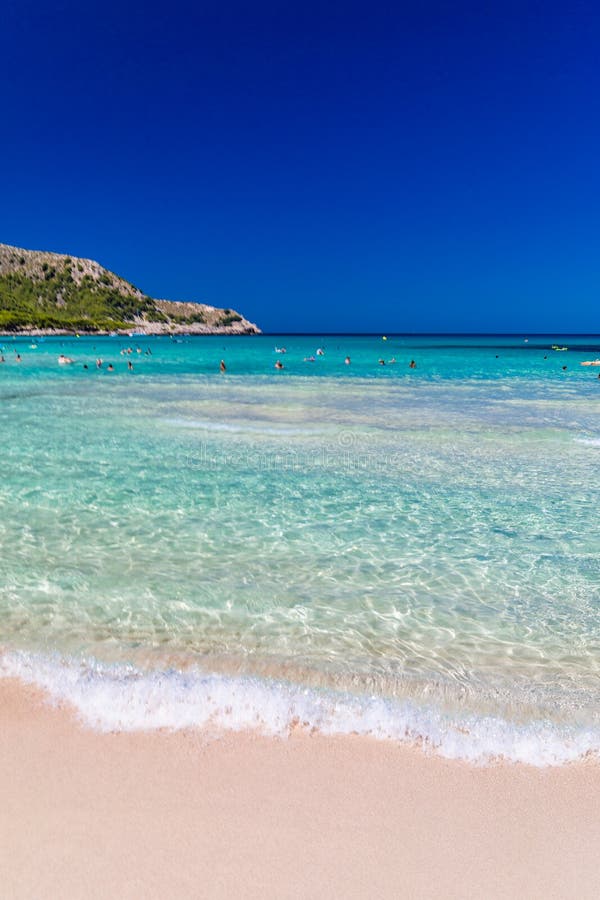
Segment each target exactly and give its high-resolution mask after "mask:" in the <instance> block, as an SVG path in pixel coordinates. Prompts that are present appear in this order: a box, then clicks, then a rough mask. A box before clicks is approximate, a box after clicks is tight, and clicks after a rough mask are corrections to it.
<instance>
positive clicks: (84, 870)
mask: <svg viewBox="0 0 600 900" xmlns="http://www.w3.org/2000/svg"><path fill="white" fill-rule="evenodd" d="M0 792H1V797H2V802H1V806H0V884H1V887H0V893H1V895H2V897H6V898H23V897H31V898H33V897H35V898H41V897H59V896H60V897H61V898H86V900H89V898H100V897H102V898H105V897H119V898H140V897H144V898H159V897H160V898H164V897H176V898H188V897H189V898H191V897H194V898H197V897H209V898H212V897H216V898H221V897H223V898H225V897H236V898H237V897H243V898H258V897H261V898H265V897H267V898H271V897H272V898H275V897H276V898H292V897H303V898H309V897H310V898H314V897H378V898H380V897H385V898H387V897H390V898H392V897H394V898H398V897H403V898H406V897H410V898H421V897H423V898H425V897H427V898H436V897H440V898H442V897H443V898H466V897H473V898H475V897H477V898H483V897H485V898H488V900H489V898H498V897H503V898H504V897H506V898H508V897H511V898H513V897H527V898H532V897H533V898H537V897H539V898H542V897H544V898H558V897H560V898H567V897H569V898H570V897H577V898H588V897H589V898H592V897H594V898H595V897H598V896H600V764H599V763H598V761H592V760H589V761H586V762H583V763H579V764H575V765H570V766H566V767H562V768H555V769H534V768H529V767H526V766H515V765H510V766H509V765H496V766H488V767H481V768H480V767H474V766H469V765H466V764H463V763H458V762H451V761H445V760H442V759H439V758H433V757H428V756H426V755H425V754H423V753H422V752H421V751H420V750H418V749H408V748H405V747H399V746H397V745H393V744H391V743H385V742H377V741H374V740H369V739H366V738H358V737H357V738H354V737H344V738H329V737H328V738H325V737H319V736H314V735H313V736H308V735H303V734H295V735H293V736H292V737H290V738H289V739H288V740H287V741H280V740H275V739H271V738H261V737H258V736H256V735H253V734H227V735H225V736H221V737H215V736H207V735H203V734H202V733H194V732H188V733H176V734H173V733H162V732H161V733H158V732H154V733H139V732H138V733H132V734H125V733H120V734H98V733H96V732H93V731H90V730H88V729H85V728H83V727H81V726H80V725H79V724H78V722H77V721H76V720H75V718H74V716H73V714H72V713H71V712H70V711H69V710H66V709H56V708H52V707H50V706H48V705H47V704H46V703H45V702H44V700H43V698H42V697H41V695H40V694H39V693H37V692H36V691H33V690H31V689H30V688H25V687H23V686H22V685H20V684H19V683H18V682H15V681H11V680H3V681H0Z"/></svg>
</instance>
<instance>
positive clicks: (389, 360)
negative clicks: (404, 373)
mask: <svg viewBox="0 0 600 900" xmlns="http://www.w3.org/2000/svg"><path fill="white" fill-rule="evenodd" d="M395 362H396V357H395V356H392V358H391V359H388V366H393V365H394V363H395Z"/></svg>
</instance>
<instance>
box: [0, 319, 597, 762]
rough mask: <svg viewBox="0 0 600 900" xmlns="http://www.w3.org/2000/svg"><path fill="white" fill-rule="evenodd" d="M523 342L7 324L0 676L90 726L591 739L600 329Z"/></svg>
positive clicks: (444, 740)
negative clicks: (25, 330) (100, 333)
mask: <svg viewBox="0 0 600 900" xmlns="http://www.w3.org/2000/svg"><path fill="white" fill-rule="evenodd" d="M524 338H525V336H520V337H510V338H507V337H494V336H490V337H485V338H482V337H475V338H470V337H455V336H450V337H448V336H445V337H428V336H424V337H396V336H392V335H389V336H388V337H387V340H383V339H382V336H381V335H379V336H376V337H369V336H365V337H348V336H323V337H315V336H311V337H305V336H302V337H298V336H289V335H288V336H262V337H246V338H232V337H222V336H221V337H200V338H194V337H182V338H178V339H176V340H174V339H170V338H168V337H163V338H144V337H136V336H133V337H131V338H123V337H113V338H89V337H86V338H80V339H75V338H73V339H71V338H69V339H67V338H46V339H45V340H44V339H37V340H31V339H25V338H17V339H12V338H0V343H1V344H3V347H4V350H3V353H4V357H5V360H6V361H5V363H3V364H0V427H1V440H2V445H1V446H2V449H1V457H0V459H1V480H0V673H2V674H4V675H14V674H17V675H19V676H20V677H21V678H23V679H25V680H27V681H31V682H35V683H38V684H40V685H42V686H43V687H45V688H46V689H47V690H48V691H49V692H50V693H51V694H52V695H53V696H55V697H57V698H62V699H65V700H68V701H70V702H72V703H74V704H75V705H76V706H77V708H78V709H79V711H80V713H81V715H82V716H83V718H84V719H85V720H86V721H87V722H88V723H90V724H92V725H94V726H96V727H99V728H105V729H106V728H108V729H113V728H140V727H160V726H166V727H174V728H177V727H188V726H215V727H218V728H222V727H226V728H242V727H248V726H250V727H258V728H260V729H262V730H263V731H266V732H268V733H277V734H286V733H287V732H288V731H289V729H290V728H291V727H295V726H296V725H297V724H300V725H301V726H303V727H315V728H318V729H320V730H321V731H324V732H341V733H344V732H352V731H356V732H359V733H368V734H373V735H375V736H377V737H381V738H390V739H394V740H404V741H412V742H414V741H417V742H422V743H423V744H424V745H425V746H427V747H432V748H435V749H437V751H438V752H440V753H443V754H445V755H447V756H459V757H463V758H468V759H482V758H489V757H493V756H496V755H502V756H505V757H506V758H509V759H514V760H521V761H528V762H533V763H536V764H543V763H552V762H564V761H567V760H569V759H575V758H577V757H579V756H581V755H583V754H585V753H587V752H589V751H595V752H598V751H600V536H599V528H598V519H599V513H600V378H598V374H599V373H600V367H598V368H596V367H593V366H589V367H585V366H581V365H580V362H582V361H584V360H594V359H596V358H597V357H600V337H577V338H573V337H561V336H560V335H553V336H550V337H535V336H531V335H530V336H529V337H528V340H527V341H525V340H524ZM552 344H557V345H559V346H567V347H568V348H569V349H568V350H567V351H556V350H552V349H551V346H552ZM127 347H131V348H133V352H132V353H131V354H124V353H122V352H121V351H122V350H124V349H125V348H127ZM138 348H139V350H140V351H141V352H137V350H138ZM275 348H279V349H281V348H286V351H287V352H285V353H279V352H276V349H275ZM317 350H322V351H323V352H322V354H318V353H317ZM149 351H150V352H149ZM61 353H63V354H66V355H68V356H69V357H71V358H72V359H73V360H74V362H73V364H72V365H58V362H57V360H58V356H59V354H61ZM17 354H20V356H21V360H20V361H18V360H17ZM347 356H349V357H350V364H346V363H345V362H344V360H345V358H346V357H347ZM98 357H100V358H101V359H102V360H103V364H102V367H101V368H97V367H96V359H97V358H98ZM311 357H314V359H311ZM221 359H223V360H224V361H225V364H226V367H227V371H226V372H225V373H224V374H222V373H220V372H219V363H220V360H221ZM380 359H382V360H384V361H385V365H381V364H380V362H379V360H380ZM394 359H395V362H393V360H394ZM277 360H280V361H281V362H282V364H283V366H284V368H283V369H282V370H281V371H277V370H276V369H275V362H276V361H277ZM411 360H414V361H415V363H416V367H415V368H413V369H411V368H409V363H410V361H411ZM128 361H131V362H132V364H133V371H129V370H128V367H127V362H128ZM109 364H112V365H113V367H114V371H113V372H110V371H109V370H108V365H109ZM84 366H87V368H84ZM565 366H566V369H564V368H563V367H565Z"/></svg>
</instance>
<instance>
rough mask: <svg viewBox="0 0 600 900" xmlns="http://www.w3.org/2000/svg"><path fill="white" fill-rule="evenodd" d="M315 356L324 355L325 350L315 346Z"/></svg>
mask: <svg viewBox="0 0 600 900" xmlns="http://www.w3.org/2000/svg"><path fill="white" fill-rule="evenodd" d="M317 356H325V351H324V350H323V348H322V347H318V348H317Z"/></svg>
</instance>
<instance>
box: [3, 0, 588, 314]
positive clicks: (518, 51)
mask: <svg viewBox="0 0 600 900" xmlns="http://www.w3.org/2000/svg"><path fill="white" fill-rule="evenodd" d="M599 46H600V8H599V7H598V4H597V3H594V2H589V3H577V2H571V3H568V4H567V3H564V4H560V5H559V4H555V3H552V2H551V0H549V2H539V3H528V2H526V0H525V2H518V3H512V2H494V3H485V2H477V3H472V4H469V3H461V2H460V0H459V2H458V3H454V2H449V3H429V4H428V3H421V4H418V3H410V4H409V3H406V4H403V3H401V2H399V3H398V2H397V3H393V2H390V3H386V4H384V3H379V2H377V0H374V2H370V3H360V4H359V3H353V2H351V0H345V2H340V3H337V2H320V3H312V2H311V0H306V2H302V3H295V2H289V3H287V2H283V0H281V2H277V3H265V2H261V0H256V2H247V3H229V2H227V0H220V2H203V0H199V2H195V3H184V2H179V0H173V2H171V3H165V4H161V5H158V4H154V3H152V2H144V3H141V2H137V0H134V2H128V0H121V2H119V3H115V2H113V0H102V2H96V0H76V2H72V0H55V2H53V3H50V2H45V3H40V2H34V0H4V2H3V3H2V21H1V23H0V83H1V84H2V91H1V94H0V103H1V115H0V122H1V140H0V163H1V169H0V172H1V173H2V188H1V194H0V241H4V242H6V243H12V244H17V245H20V246H24V247H29V248H32V249H51V250H57V251H62V252H68V253H70V254H73V255H80V256H91V257H94V258H96V259H98V260H99V261H100V262H102V263H103V264H104V265H106V266H108V267H109V268H111V269H113V270H115V271H117V272H119V273H120V274H123V275H124V276H126V277H128V278H130V279H131V280H132V281H133V282H134V283H135V284H137V285H138V286H139V287H141V288H142V289H143V290H145V291H146V292H147V293H149V294H152V295H153V296H155V297H168V298H172V299H188V300H202V301H204V302H207V303H213V304H215V305H218V306H228V307H234V308H238V309H240V310H241V311H242V312H243V313H244V314H245V315H247V316H248V317H249V318H251V319H253V320H255V321H256V322H258V324H259V325H261V326H262V327H263V328H264V329H265V330H269V331H277V330H281V331H288V330H289V331H319V330H329V331H333V330H342V331H361V330H366V331H382V332H384V331H464V330H467V331H516V332H533V331H565V330H567V331H583V332H585V331H596V332H598V331H600V312H599V303H598V300H599V296H600V73H599V64H598V59H599V57H598V53H599V51H598V48H599Z"/></svg>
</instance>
